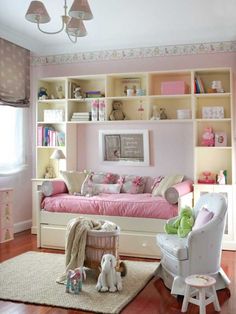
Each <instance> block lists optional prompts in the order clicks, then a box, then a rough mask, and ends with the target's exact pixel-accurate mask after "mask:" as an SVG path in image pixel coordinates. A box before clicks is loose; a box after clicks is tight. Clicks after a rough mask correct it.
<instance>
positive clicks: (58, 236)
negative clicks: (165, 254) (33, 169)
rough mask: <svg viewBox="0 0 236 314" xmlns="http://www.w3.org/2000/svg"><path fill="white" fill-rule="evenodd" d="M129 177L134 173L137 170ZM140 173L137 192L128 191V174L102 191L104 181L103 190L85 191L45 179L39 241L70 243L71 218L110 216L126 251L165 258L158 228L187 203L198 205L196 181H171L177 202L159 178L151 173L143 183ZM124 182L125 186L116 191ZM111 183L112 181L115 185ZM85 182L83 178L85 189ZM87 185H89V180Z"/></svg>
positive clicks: (40, 198)
mask: <svg viewBox="0 0 236 314" xmlns="http://www.w3.org/2000/svg"><path fill="white" fill-rule="evenodd" d="M129 177H132V178H134V176H129ZM94 178H95V177H94ZM137 178H141V177H135V181H134V180H133V179H132V180H133V181H132V182H135V184H136V186H137V189H136V191H134V190H132V189H131V190H130V191H131V193H127V192H128V191H129V188H130V183H129V184H127V185H125V184H126V183H125V182H126V181H125V180H123V182H119V181H116V182H115V183H114V182H113V185H109V184H108V185H105V191H106V193H101V192H102V191H103V190H104V184H100V183H94V186H95V185H96V189H97V188H98V186H99V189H100V187H101V186H103V189H102V190H100V191H99V192H100V193H99V192H98V191H97V193H96V195H91V194H90V195H87V194H86V195H85V196H84V195H80V194H79V193H76V192H73V191H72V190H71V187H70V186H69V184H68V182H66V181H65V182H64V181H62V180H61V181H58V180H54V181H47V182H45V183H44V184H43V187H44V188H42V190H43V191H44V193H43V192H42V191H39V192H38V194H37V203H38V209H37V227H38V236H37V245H38V247H44V248H55V249H64V248H65V231H66V225H67V223H68V221H69V220H70V219H72V218H75V217H78V215H79V216H82V217H83V216H86V217H89V218H92V219H104V220H109V221H112V222H114V223H115V224H117V225H119V227H120V229H121V234H120V239H119V253H120V255H126V256H140V257H150V258H151V257H153V258H159V257H160V251H159V249H158V247H157V246H156V234H157V233H160V232H163V227H164V224H165V223H166V221H167V219H169V218H171V217H174V216H177V215H178V210H179V209H180V208H181V207H183V206H186V205H187V206H192V192H191V191H192V181H191V180H184V181H183V182H181V183H177V184H174V185H173V186H171V187H170V186H169V188H168V191H169V200H171V202H168V201H167V200H166V197H164V196H160V195H156V196H154V193H153V191H154V190H153V185H154V184H153V182H154V183H155V179H154V178H150V177H146V178H145V182H144V185H143V187H142V188H141V184H140V180H139V181H138V180H137ZM163 181H165V180H164V179H163ZM163 181H161V182H163ZM167 181H168V180H167ZM117 182H118V183H117ZM137 182H138V183H137ZM156 182H158V180H157V181H156ZM170 182H172V181H171V180H169V181H168V183H169V185H170V184H171V183H170ZM118 184H119V185H120V186H119V191H115V192H114V189H116V188H117V187H116V186H117V185H118ZM158 185H161V184H160V181H159V182H158V184H157V183H156V185H155V186H156V187H157V186H158ZM108 186H109V187H111V191H109V188H107V187H108ZM45 187H46V188H45ZM127 187H128V189H127ZM67 188H68V189H69V193H68V191H67ZM84 188H85V186H84V183H83V185H82V187H81V191H82V190H83V189H84ZM86 188H87V189H88V185H86ZM90 188H91V187H90ZM45 191H46V192H45ZM111 192H113V193H111ZM119 192H121V193H119ZM134 192H141V193H134ZM45 194H46V195H48V196H45ZM174 199H175V201H174ZM171 203H176V204H171Z"/></svg>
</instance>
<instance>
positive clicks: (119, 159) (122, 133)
mask: <svg viewBox="0 0 236 314" xmlns="http://www.w3.org/2000/svg"><path fill="white" fill-rule="evenodd" d="M99 159H100V162H102V163H105V164H109V165H114V166H115V165H116V166H117V165H122V166H124V165H126V166H149V163H150V161H149V131H148V130H147V129H145V130H136V129H135V130H100V131H99Z"/></svg>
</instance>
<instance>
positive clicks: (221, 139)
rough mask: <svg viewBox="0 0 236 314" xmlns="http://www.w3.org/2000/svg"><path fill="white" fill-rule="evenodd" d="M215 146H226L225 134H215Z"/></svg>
mask: <svg viewBox="0 0 236 314" xmlns="http://www.w3.org/2000/svg"><path fill="white" fill-rule="evenodd" d="M215 146H227V134H226V132H215Z"/></svg>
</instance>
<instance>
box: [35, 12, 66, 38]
mask: <svg viewBox="0 0 236 314" xmlns="http://www.w3.org/2000/svg"><path fill="white" fill-rule="evenodd" d="M63 17H64V16H62V26H61V28H60V30H58V31H56V32H47V31H44V30H43V29H42V28H41V27H40V23H39V22H38V21H37V26H38V29H39V30H40V32H42V33H44V34H48V35H54V34H59V33H60V32H62V31H63V29H64V26H65V22H64V19H63Z"/></svg>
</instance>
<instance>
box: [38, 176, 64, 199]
mask: <svg viewBox="0 0 236 314" xmlns="http://www.w3.org/2000/svg"><path fill="white" fill-rule="evenodd" d="M41 191H42V192H43V194H44V195H45V196H52V195H56V194H61V193H66V192H67V191H68V190H67V187H66V184H65V182H64V181H62V180H54V181H44V182H43V184H42V186H41Z"/></svg>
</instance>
